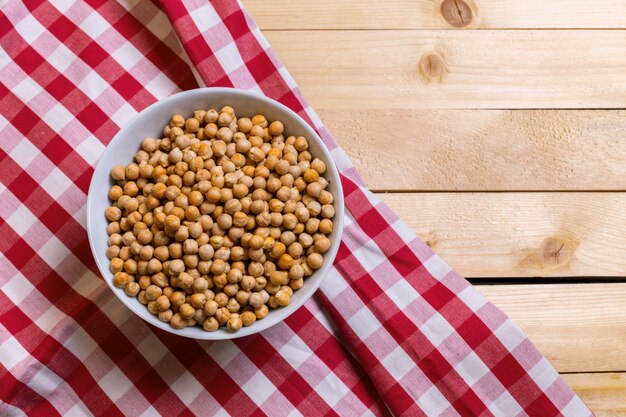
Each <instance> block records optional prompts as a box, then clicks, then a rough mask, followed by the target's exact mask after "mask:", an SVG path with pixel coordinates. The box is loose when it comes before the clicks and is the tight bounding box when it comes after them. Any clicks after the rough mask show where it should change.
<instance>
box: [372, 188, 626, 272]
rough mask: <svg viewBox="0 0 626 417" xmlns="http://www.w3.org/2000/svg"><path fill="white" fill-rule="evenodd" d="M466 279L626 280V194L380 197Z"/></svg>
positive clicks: (392, 194)
mask: <svg viewBox="0 0 626 417" xmlns="http://www.w3.org/2000/svg"><path fill="white" fill-rule="evenodd" d="M378 196H379V197H380V198H381V199H382V200H383V201H384V202H386V203H387V204H388V205H389V206H390V207H391V208H393V209H394V210H395V212H396V213H397V214H398V216H399V217H400V218H401V219H402V220H404V221H405V222H406V223H407V224H408V225H409V227H411V228H412V229H413V230H414V231H415V232H416V233H417V235H418V236H419V237H420V238H421V239H422V240H423V241H425V242H426V243H427V244H428V245H429V246H430V247H431V248H433V249H434V250H435V251H436V252H437V253H438V254H439V255H440V256H441V257H443V258H444V259H445V260H446V261H448V262H449V263H450V265H451V266H452V267H453V268H454V269H456V270H457V271H459V272H460V273H461V274H463V275H464V276H467V277H531V276H536V277H548V276H550V277H552V276H566V277H567V276H590V277H593V276H601V277H623V276H624V275H626V233H618V230H620V228H621V229H622V230H623V229H624V226H623V225H626V210H625V208H626V194H625V193H569V192H544V193H390V194H384V193H379V194H378Z"/></svg>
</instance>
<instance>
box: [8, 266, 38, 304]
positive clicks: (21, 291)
mask: <svg viewBox="0 0 626 417" xmlns="http://www.w3.org/2000/svg"><path fill="white" fill-rule="evenodd" d="M1 289H2V292H4V293H5V294H6V295H7V297H9V299H10V300H11V302H12V303H13V304H15V305H18V304H19V303H21V302H22V300H24V299H25V298H26V297H27V296H28V295H29V294H30V293H31V292H32V291H34V290H35V287H34V286H33V284H31V283H30V281H28V280H27V279H26V277H25V276H24V275H22V274H21V273H20V272H17V273H16V274H15V276H13V278H11V279H10V280H9V281H8V282H7V283H6V284H4V285H3V286H2V288H1Z"/></svg>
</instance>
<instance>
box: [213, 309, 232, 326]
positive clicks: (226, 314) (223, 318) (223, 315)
mask: <svg viewBox="0 0 626 417" xmlns="http://www.w3.org/2000/svg"><path fill="white" fill-rule="evenodd" d="M230 315H231V313H230V311H229V310H228V309H227V308H226V307H221V308H219V309H218V310H217V311H216V312H215V318H216V319H217V321H218V322H219V323H221V324H226V323H227V322H228V320H230Z"/></svg>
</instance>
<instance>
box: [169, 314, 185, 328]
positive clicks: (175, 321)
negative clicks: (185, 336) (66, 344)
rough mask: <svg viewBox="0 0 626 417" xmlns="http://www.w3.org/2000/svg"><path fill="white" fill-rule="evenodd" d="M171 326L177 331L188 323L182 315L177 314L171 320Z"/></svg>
mask: <svg viewBox="0 0 626 417" xmlns="http://www.w3.org/2000/svg"><path fill="white" fill-rule="evenodd" d="M170 326H172V327H173V328H175V329H182V328H184V327H186V326H187V321H186V320H185V319H183V317H182V316H181V315H180V313H176V314H174V315H173V316H172V318H171V319H170Z"/></svg>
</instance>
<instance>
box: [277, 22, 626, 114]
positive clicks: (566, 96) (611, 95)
mask: <svg viewBox="0 0 626 417" xmlns="http://www.w3.org/2000/svg"><path fill="white" fill-rule="evenodd" d="M265 34H266V36H267V38H268V39H269V41H270V43H271V44H272V45H273V47H274V49H275V51H276V52H277V54H278V56H280V57H281V59H282V60H283V62H284V63H285V65H286V67H287V68H289V70H290V71H291V73H292V75H293V76H294V78H295V79H296V81H297V82H298V84H299V85H300V87H301V88H302V90H303V92H304V95H305V96H306V97H307V98H308V99H309V100H310V101H311V103H312V105H313V107H315V108H317V109H323V110H328V109H334V110H337V109H351V110H357V109H358V110H361V109H380V108H392V109H401V108H404V109H407V108H410V109H428V108H430V109H434V108H484V109H487V108H496V109H500V108H512V109H515V108H622V107H625V106H626V73H625V72H624V68H625V67H626V31H613V30H606V31H586V30H572V31H568V30H559V31H545V30H514V31H491V30H480V31H433V30H419V31H417V30H408V31H277V32H266V33H265ZM424 59H426V61H424ZM439 60H441V64H439V63H438V62H439Z"/></svg>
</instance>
